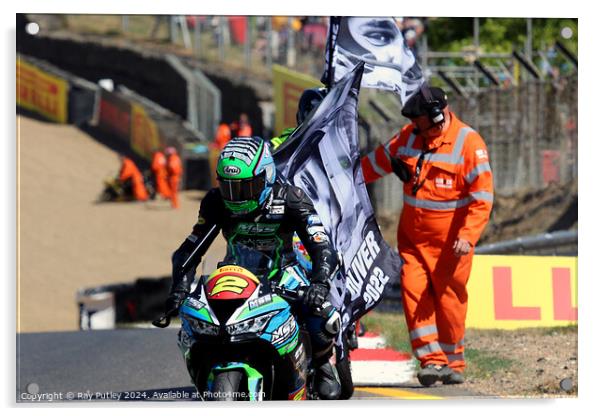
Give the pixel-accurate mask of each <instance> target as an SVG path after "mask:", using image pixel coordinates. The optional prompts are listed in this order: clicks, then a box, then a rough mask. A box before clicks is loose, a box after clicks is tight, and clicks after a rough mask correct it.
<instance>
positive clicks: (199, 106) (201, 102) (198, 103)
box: [165, 54, 222, 138]
mask: <svg viewBox="0 0 602 416" xmlns="http://www.w3.org/2000/svg"><path fill="white" fill-rule="evenodd" d="M165 60H166V61H167V62H168V63H169V64H170V65H171V66H172V67H173V68H174V69H175V70H176V71H177V72H178V73H179V74H180V75H181V76H182V78H184V79H185V80H186V84H187V92H188V105H187V109H188V110H187V114H188V117H187V118H188V121H189V122H190V124H191V125H192V127H193V128H194V129H196V130H198V131H200V132H201V133H202V134H203V135H204V136H205V137H208V138H212V137H213V134H214V132H215V131H216V129H217V126H218V124H219V122H220V119H221V106H222V95H221V92H220V90H219V89H218V88H217V87H216V86H215V85H214V84H213V83H212V82H211V81H210V80H209V78H207V77H206V76H205V75H204V74H203V73H202V72H201V71H199V70H198V69H191V68H189V67H188V66H186V65H185V64H184V63H183V62H182V61H181V60H180V59H179V58H178V57H176V56H175V55H170V54H168V55H166V56H165Z"/></svg>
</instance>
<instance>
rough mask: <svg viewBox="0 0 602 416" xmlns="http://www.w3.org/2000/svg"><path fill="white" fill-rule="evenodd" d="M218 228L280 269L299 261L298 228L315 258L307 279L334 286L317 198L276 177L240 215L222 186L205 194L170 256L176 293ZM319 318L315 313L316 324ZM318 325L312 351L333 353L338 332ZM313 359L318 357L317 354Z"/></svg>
mask: <svg viewBox="0 0 602 416" xmlns="http://www.w3.org/2000/svg"><path fill="white" fill-rule="evenodd" d="M220 230H221V232H222V233H223V235H224V237H225V239H226V241H227V242H228V245H231V244H235V243H241V244H244V245H246V246H250V247H253V248H254V249H256V250H259V251H262V252H265V253H266V254H267V255H268V256H270V258H272V259H274V261H275V263H276V265H275V266H276V267H278V268H279V269H280V270H283V269H284V268H286V267H287V266H289V265H291V264H294V263H295V262H296V256H295V253H294V251H293V233H294V232H296V233H297V235H298V236H299V238H300V239H301V242H302V243H303V245H304V246H305V248H306V249H307V252H308V253H309V255H310V257H311V260H312V273H311V276H309V280H310V281H311V283H312V284H316V283H319V284H324V285H327V286H328V287H330V281H331V278H332V276H333V274H334V273H335V272H336V268H337V256H336V253H335V251H334V249H333V247H332V245H331V243H330V240H329V239H328V236H327V235H326V233H325V231H324V226H323V225H322V222H321V221H320V219H319V217H318V215H317V213H316V211H315V209H314V206H313V203H312V202H311V200H310V199H309V198H308V197H307V195H305V192H303V190H302V189H300V188H298V187H295V186H292V185H287V184H284V183H281V182H279V181H276V183H275V184H274V185H273V189H272V192H271V195H270V196H269V197H268V199H267V201H266V202H265V203H264V205H263V206H261V207H259V208H258V209H256V210H255V211H253V212H251V213H249V214H246V215H242V216H241V215H235V214H233V213H232V212H231V211H229V210H228V209H226V207H225V205H224V202H223V200H222V196H221V193H220V191H219V189H218V188H214V189H211V190H210V191H209V192H208V193H207V195H206V196H205V197H204V198H203V200H202V201H201V207H200V210H199V216H198V222H197V223H196V224H195V225H194V227H193V230H192V233H191V234H190V235H189V236H188V238H187V239H186V240H185V241H184V242H183V243H182V244H181V245H180V247H179V248H178V249H177V250H176V251H175V252H174V254H173V256H172V265H173V274H172V276H173V284H172V293H173V292H174V291H185V292H188V291H189V290H190V285H191V284H192V281H193V279H194V273H195V269H196V267H197V266H198V264H199V262H200V260H201V257H202V256H203V255H204V254H205V253H206V252H207V250H208V248H209V246H210V245H211V243H212V242H213V240H214V239H215V238H216V237H217V235H218V234H219V232H220ZM195 249H196V252H195V253H194V255H193V257H192V260H189V263H192V264H190V265H187V266H188V267H186V269H189V271H188V272H187V273H182V265H183V264H184V262H186V260H187V259H188V258H189V257H190V255H191V254H192V253H193V251H194V250H195ZM315 319H316V317H315V316H312V317H311V320H312V321H313V322H314V323H315ZM320 328H324V325H315V324H312V325H308V332H309V333H310V337H311V339H312V346H313V348H312V349H313V350H314V353H317V352H321V353H322V354H320V355H321V356H322V357H324V356H328V355H330V354H329V353H330V350H331V348H332V343H333V340H334V336H332V335H328V334H327V333H326V332H324V331H323V330H320ZM316 344H317V345H316ZM326 344H328V345H326ZM314 358H318V357H317V356H316V355H315V354H314ZM325 358H327V357H325Z"/></svg>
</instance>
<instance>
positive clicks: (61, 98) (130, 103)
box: [17, 54, 211, 189]
mask: <svg viewBox="0 0 602 416" xmlns="http://www.w3.org/2000/svg"><path fill="white" fill-rule="evenodd" d="M17 58H18V59H17V104H18V105H19V106H20V107H23V108H25V109H27V110H30V111H34V112H37V113H38V114H40V115H42V116H43V117H45V118H47V119H49V120H51V121H56V122H60V123H67V122H69V123H72V124H76V125H84V124H89V125H91V126H97V127H98V128H99V129H100V130H102V131H103V132H105V133H108V134H109V135H110V136H111V137H114V138H117V139H118V140H120V141H121V142H122V143H123V144H124V145H126V146H127V147H129V148H130V149H131V150H132V151H133V152H135V153H136V154H137V155H138V156H140V158H141V159H142V162H143V160H146V161H150V159H151V156H152V152H153V151H154V150H155V149H157V148H161V147H165V146H173V147H175V148H176V149H177V150H178V152H179V154H180V157H181V158H182V161H183V164H184V177H183V179H182V186H183V188H185V189H209V188H210V187H211V175H210V173H209V169H210V163H209V143H208V142H207V141H206V140H205V139H204V136H203V134H202V133H200V132H199V131H197V130H195V129H194V128H192V126H191V125H189V123H187V122H185V121H183V120H182V119H181V118H180V117H179V116H178V115H176V114H174V113H172V112H170V111H168V110H166V109H165V108H163V107H161V106H159V105H158V104H156V103H154V102H152V101H150V100H149V99H147V98H146V97H143V96H141V95H139V94H137V93H135V92H134V91H132V90H130V89H128V88H126V87H123V86H118V87H117V90H116V91H107V90H105V89H101V88H100V87H98V86H97V85H95V84H92V83H90V82H89V81H86V80H84V79H81V78H78V77H75V76H73V75H71V74H69V73H67V72H65V71H62V70H60V69H58V68H56V67H54V66H52V65H49V64H48V63H46V62H43V61H41V60H39V59H35V58H31V57H28V56H25V55H21V54H19V55H18V57H17ZM143 163H144V162H143Z"/></svg>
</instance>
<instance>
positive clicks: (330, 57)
mask: <svg viewBox="0 0 602 416" xmlns="http://www.w3.org/2000/svg"><path fill="white" fill-rule="evenodd" d="M332 19H335V17H332V16H330V19H329V20H328V24H329V27H328V85H326V88H327V89H328V91H330V89H331V88H332V80H333V77H334V74H333V73H332V71H333V66H332V60H333V59H334V45H333V38H334V35H333V33H332Z"/></svg>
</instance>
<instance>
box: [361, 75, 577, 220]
mask: <svg viewBox="0 0 602 416" xmlns="http://www.w3.org/2000/svg"><path fill="white" fill-rule="evenodd" d="M449 105H450V109H451V110H452V111H454V112H455V113H456V114H457V115H458V117H459V118H460V119H461V120H462V121H464V122H465V123H467V124H469V125H470V126H472V127H473V128H474V129H475V130H477V131H478V132H479V133H480V134H481V136H482V137H483V138H484V140H485V142H486V144H487V147H488V150H489V155H490V161H491V168H492V171H493V176H494V186H495V192H496V193H498V194H501V195H509V194H512V193H515V192H517V191H521V190H538V189H542V188H544V187H546V186H547V185H548V184H550V183H553V182H556V183H561V184H564V183H568V182H571V181H574V180H576V179H577V113H578V103H577V76H576V75H574V76H569V77H566V78H559V79H557V80H552V79H548V80H545V81H541V80H532V81H527V82H524V83H521V84H519V85H518V86H516V87H510V88H504V89H502V88H499V87H492V88H488V89H482V90H480V91H479V92H478V93H474V94H470V95H468V96H467V97H462V96H459V95H452V94H449ZM399 122H402V121H401V120H399V121H393V122H391V121H389V122H385V121H382V122H380V123H374V122H372V123H371V125H370V130H369V133H365V134H364V136H366V137H364V138H363V140H365V143H367V145H366V148H367V149H371V148H372V149H373V148H374V147H376V146H377V145H378V143H382V142H385V141H386V140H388V139H389V138H390V137H392V136H393V134H395V132H396V131H397V130H398V129H399V127H400V125H399V124H396V123H399ZM370 191H371V194H372V198H373V201H374V205H375V209H376V211H377V213H378V214H379V215H389V214H392V213H395V212H398V211H399V209H400V208H401V206H402V189H401V186H400V184H399V180H398V179H397V177H395V176H394V175H389V177H386V178H384V179H382V180H380V181H377V182H376V183H375V184H374V185H372V186H371V188H370Z"/></svg>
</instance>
